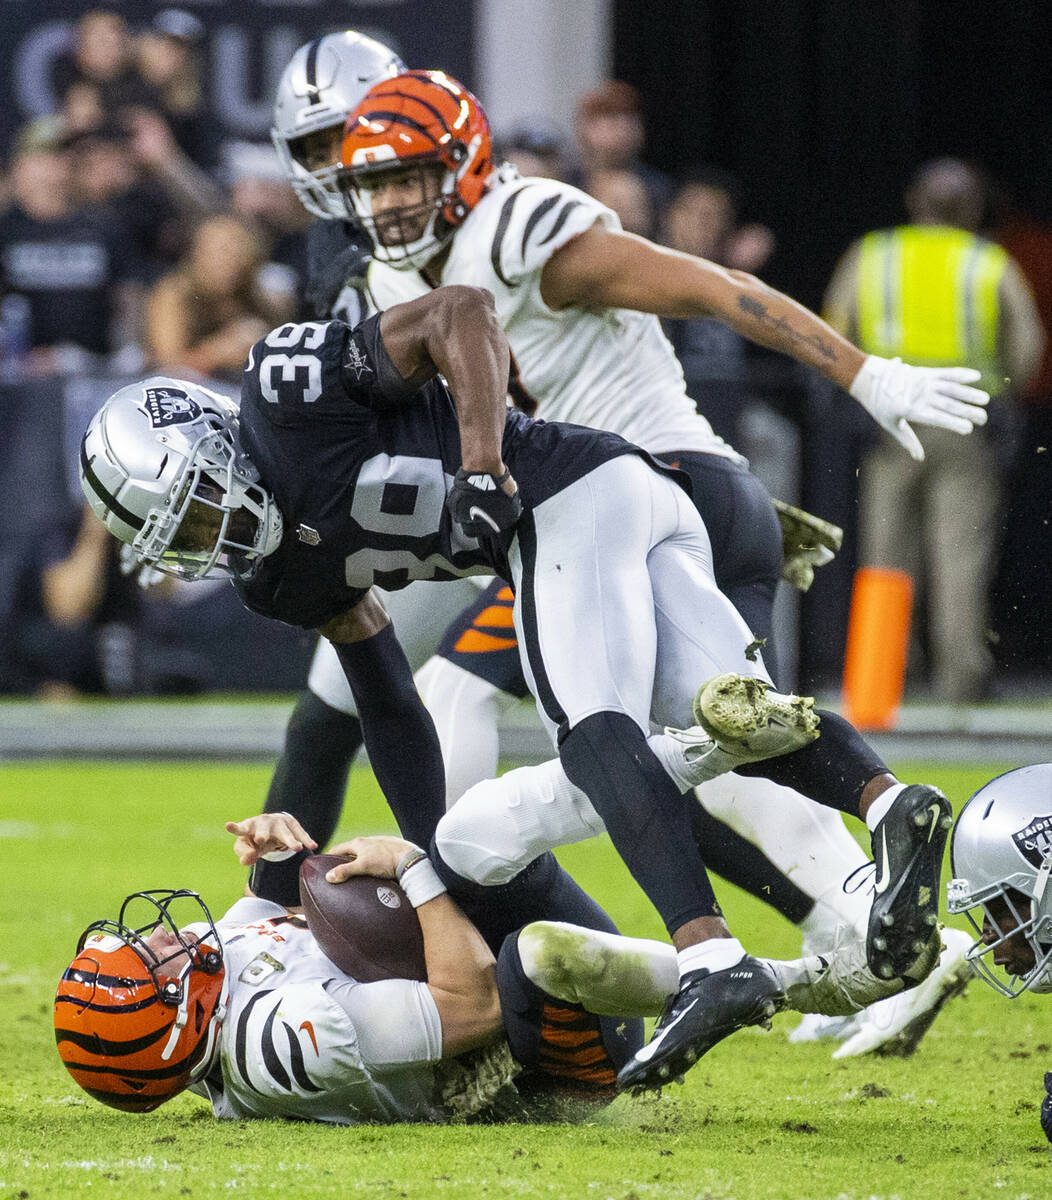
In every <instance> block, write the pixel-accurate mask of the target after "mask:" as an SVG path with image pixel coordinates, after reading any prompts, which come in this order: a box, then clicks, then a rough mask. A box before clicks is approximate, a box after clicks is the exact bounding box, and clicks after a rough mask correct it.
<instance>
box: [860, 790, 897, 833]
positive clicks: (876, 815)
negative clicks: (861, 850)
mask: <svg viewBox="0 0 1052 1200" xmlns="http://www.w3.org/2000/svg"><path fill="white" fill-rule="evenodd" d="M905 790H906V785H905V784H904V783H893V784H892V785H891V787H889V788H888V790H887V791H886V792H881V793H880V795H879V796H878V797H877V798H876V800H874V801H873V803H872V804H871V805H870V806H869V809H868V810H867V812H866V828H867V829H868V830H869V832H870V833H874V832H875V831H876V828H877V826H878V825H879V824H880V823H881V821H883V820H884V818H885V817H886V816H887V815H888V810H889V809H890V808H891V806H892V805H893V804H894V803H895V801H896V800H897V799H898V797H899V794H900V793H901V792H904V791H905Z"/></svg>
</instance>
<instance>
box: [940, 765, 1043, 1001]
mask: <svg viewBox="0 0 1052 1200" xmlns="http://www.w3.org/2000/svg"><path fill="white" fill-rule="evenodd" d="M950 865H951V870H952V873H953V878H952V879H951V880H950V883H949V885H948V888H947V903H948V908H949V910H950V912H951V913H966V914H967V916H968V919H969V921H970V922H971V923H972V926H973V927H974V929H975V930H976V932H977V933H978V934H979V940H978V941H977V942H976V943H975V945H974V946H973V947H972V949H971V950H970V951H969V955H968V956H969V958H970V960H971V962H972V965H973V966H974V967H975V969H976V971H977V972H978V973H979V974H980V975H981V976H982V977H983V978H984V979H985V980H986V982H987V983H989V984H990V985H991V986H992V987H994V988H996V990H997V991H999V992H1001V993H1002V994H1003V995H1005V996H1012V997H1014V996H1018V995H1020V994H1021V993H1022V992H1024V991H1031V992H1052V878H1050V876H1052V763H1040V764H1038V765H1036V766H1031V767H1020V768H1018V769H1017V770H1015V771H1008V772H1007V773H1006V774H1004V775H999V776H998V777H997V778H996V779H994V780H991V782H990V783H988V784H986V786H985V787H981V788H980V789H979V790H978V791H977V792H976V793H975V795H974V796H972V798H971V799H970V800H969V801H968V803H967V804H966V805H965V806H964V808H963V809H962V810H961V813H960V816H958V818H957V823H956V825H955V826H954V830H953V834H952V837H951V841H950ZM973 909H980V910H981V912H980V913H979V914H978V915H973V912H972V910H973Z"/></svg>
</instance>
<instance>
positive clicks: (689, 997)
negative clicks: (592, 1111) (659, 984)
mask: <svg viewBox="0 0 1052 1200" xmlns="http://www.w3.org/2000/svg"><path fill="white" fill-rule="evenodd" d="M784 1007H785V993H784V992H783V991H782V988H781V985H780V984H779V982H778V980H777V978H776V977H775V975H774V973H773V972H772V971H771V969H770V968H769V967H768V966H767V964H766V963H763V962H760V961H759V960H758V959H755V958H752V957H751V956H750V955H748V954H746V955H744V956H743V957H742V958H741V959H740V960H739V961H738V962H737V963H735V965H734V966H733V967H727V968H726V969H725V970H723V971H706V970H704V969H702V970H698V971H690V972H688V973H687V974H686V975H685V976H684V977H683V979H682V980H681V981H680V988H679V991H678V992H676V994H675V995H674V996H671V997H669V1001H668V1003H667V1004H666V1006H665V1011H664V1013H663V1014H662V1016H661V1020H660V1021H659V1022H658V1024H657V1028H656V1029H655V1030H654V1036H653V1037H652V1038H651V1039H650V1041H649V1042H648V1043H647V1044H646V1045H645V1046H644V1047H643V1048H642V1049H641V1050H639V1051H637V1052H636V1054H635V1056H634V1057H633V1058H632V1059H630V1060H629V1062H628V1063H627V1064H626V1065H625V1066H624V1067H622V1068H621V1071H620V1072H619V1074H618V1076H617V1084H618V1087H620V1088H622V1089H627V1090H630V1091H633V1092H642V1091H645V1090H646V1089H647V1088H660V1087H664V1086H665V1084H668V1083H672V1082H673V1081H674V1080H676V1079H677V1078H678V1077H679V1076H681V1075H682V1074H683V1073H684V1071H686V1070H687V1068H688V1067H691V1066H693V1065H694V1063H696V1062H697V1061H698V1059H699V1058H701V1056H702V1055H703V1054H706V1053H707V1052H708V1051H709V1050H711V1049H712V1047H713V1046H715V1045H716V1043H717V1042H719V1041H722V1040H723V1039H724V1038H725V1037H727V1036H728V1035H729V1034H732V1033H734V1032H735V1030H738V1029H741V1028H743V1027H744V1026H746V1025H762V1024H764V1023H766V1022H768V1021H769V1020H770V1018H771V1017H773V1016H774V1014H775V1013H776V1012H778V1010H779V1009H781V1008H784Z"/></svg>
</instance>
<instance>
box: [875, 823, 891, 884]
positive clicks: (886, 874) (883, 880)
mask: <svg viewBox="0 0 1052 1200" xmlns="http://www.w3.org/2000/svg"><path fill="white" fill-rule="evenodd" d="M880 841H881V850H882V853H881V856H880V857H881V863H880V874H879V875H878V876H877V880H876V882H875V883H874V884H873V890H874V891H875V892H876V893H877V895H878V896H879V895H880V894H881V892H883V891H884V890H885V889H886V888H887V886H888V884H889V883H890V882H891V870H890V868H889V866H888V831H887V830H886V829H882V830H881V831H880Z"/></svg>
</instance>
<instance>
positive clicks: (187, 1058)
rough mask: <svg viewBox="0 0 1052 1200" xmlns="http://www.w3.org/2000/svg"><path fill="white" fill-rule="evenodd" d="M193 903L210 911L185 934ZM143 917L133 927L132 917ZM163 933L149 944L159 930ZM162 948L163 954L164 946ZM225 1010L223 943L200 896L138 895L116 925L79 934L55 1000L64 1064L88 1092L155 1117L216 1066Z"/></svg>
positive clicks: (105, 923) (185, 893)
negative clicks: (178, 913) (180, 919)
mask: <svg viewBox="0 0 1052 1200" xmlns="http://www.w3.org/2000/svg"><path fill="white" fill-rule="evenodd" d="M176 902H179V903H182V902H186V903H187V904H189V905H190V906H193V907H194V908H195V909H196V910H197V911H196V912H195V915H199V914H203V916H204V920H203V921H197V922H195V923H194V924H192V925H190V926H184V927H183V928H182V929H181V930H180V928H179V927H178V925H177V924H176V923H175V920H174V918H173V917H172V916H171V914H170V911H169V910H170V908H171V906H172V904H173V903H176ZM139 916H143V917H145V918H146V919H145V921H144V922H143V923H142V924H141V925H139V926H138V928H136V927H133V925H131V924H129V923H128V922H129V920H131V919H133V917H134V918H135V919H137V918H138V917H139ZM160 926H164V928H165V930H166V931H167V932H166V934H165V936H164V937H163V938H162V939H160V940H158V939H156V937H155V939H154V943H153V945H154V946H155V947H156V948H151V944H150V943H148V941H147V939H148V938H150V936H151V934H154V931H155V930H157V929H158V927H160ZM162 947H163V948H162ZM225 1005H226V968H225V967H224V965H223V946H222V943H221V942H220V940H219V934H218V933H217V932H216V927H215V925H214V923H213V921H212V917H211V915H210V913H209V911H208V909H207V908H206V907H205V905H204V903H203V902H202V900H201V898H200V897H199V896H198V895H197V893H196V892H189V891H153V892H136V893H135V894H134V895H132V896H129V897H128V898H127V899H126V900H125V901H124V903H123V904H122V905H121V911H120V915H119V916H118V918H117V920H116V921H96V922H94V924H92V925H89V926H88V928H87V929H85V931H84V932H83V933H82V934H81V935H80V941H79V942H78V943H77V956H76V958H74V959H73V962H72V963H71V964H70V965H69V967H67V969H66V971H65V973H64V974H63V976H62V979H61V981H60V982H59V985H58V992H57V994H56V996H55V1041H56V1043H57V1044H58V1052H59V1055H60V1056H61V1058H62V1063H63V1065H64V1066H65V1068H66V1070H67V1071H69V1073H70V1075H72V1076H73V1078H74V1080H76V1082H77V1083H78V1084H79V1085H80V1086H81V1087H82V1088H83V1089H84V1090H85V1091H86V1092H87V1093H88V1095H89V1096H94V1097H95V1099H96V1100H100V1101H101V1102H102V1103H103V1104H108V1105H109V1106H110V1107H111V1108H121V1109H124V1110H125V1111H127V1112H149V1111H150V1110H151V1109H154V1108H157V1107H158V1105H161V1104H163V1103H164V1102H165V1101H166V1100H170V1099H171V1098H172V1097H173V1096H176V1095H178V1094H179V1093H180V1092H181V1091H183V1090H185V1089H186V1088H187V1087H189V1086H190V1084H191V1083H194V1082H196V1081H197V1080H198V1079H200V1078H201V1076H203V1075H204V1074H205V1073H206V1072H207V1071H208V1069H209V1067H210V1065H211V1060H212V1052H213V1049H214V1047H215V1043H216V1038H217V1037H218V1034H219V1028H220V1025H221V1023H222V1019H223V1012H224V1009H225Z"/></svg>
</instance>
